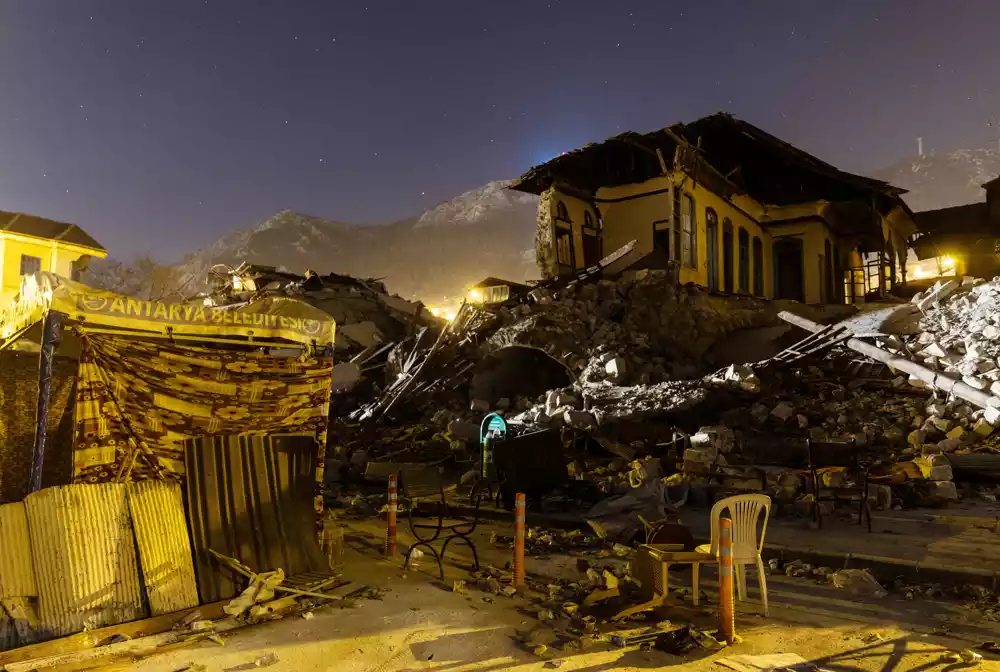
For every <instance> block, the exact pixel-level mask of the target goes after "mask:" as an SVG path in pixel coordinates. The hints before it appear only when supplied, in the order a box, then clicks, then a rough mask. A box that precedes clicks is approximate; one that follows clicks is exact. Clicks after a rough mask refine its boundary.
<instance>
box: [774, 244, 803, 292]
mask: <svg viewBox="0 0 1000 672" xmlns="http://www.w3.org/2000/svg"><path fill="white" fill-rule="evenodd" d="M772 249H773V255H774V298H776V299H792V300H795V301H801V302H803V303H805V298H806V297H805V293H806V292H805V261H804V259H803V255H802V239H801V238H781V239H778V240H776V241H774V246H773V248H772Z"/></svg>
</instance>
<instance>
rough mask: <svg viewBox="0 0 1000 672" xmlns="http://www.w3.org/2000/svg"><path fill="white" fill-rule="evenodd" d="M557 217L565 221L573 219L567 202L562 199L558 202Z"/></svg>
mask: <svg viewBox="0 0 1000 672" xmlns="http://www.w3.org/2000/svg"><path fill="white" fill-rule="evenodd" d="M556 219H558V220H561V221H563V222H569V221H571V220H570V218H569V211H568V210H566V204H565V203H563V202H562V201H559V202H558V203H556Z"/></svg>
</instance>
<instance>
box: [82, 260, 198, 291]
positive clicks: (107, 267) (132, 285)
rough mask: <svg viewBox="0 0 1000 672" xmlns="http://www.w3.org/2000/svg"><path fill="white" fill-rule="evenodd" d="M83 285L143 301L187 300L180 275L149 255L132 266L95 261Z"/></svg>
mask: <svg viewBox="0 0 1000 672" xmlns="http://www.w3.org/2000/svg"><path fill="white" fill-rule="evenodd" d="M84 282H86V284H88V285H91V286H92V287H96V288H98V289H105V290H107V291H109V292H114V293H115V294H121V295H123V296H131V297H132V298H135V299H142V300H144V301H164V302H176V301H183V300H184V299H185V298H187V297H186V296H185V295H184V285H185V284H186V283H184V282H182V280H181V274H180V272H179V271H178V270H177V269H176V268H174V267H173V266H165V265H163V264H161V263H159V262H158V261H156V260H155V259H153V258H152V257H150V256H149V255H143V256H140V257H137V258H136V259H135V260H134V261H133V262H131V263H125V262H122V261H117V260H114V259H106V260H103V261H98V260H96V259H95V260H94V261H92V262H91V263H90V267H89V268H88V269H87V272H86V276H85V280H84Z"/></svg>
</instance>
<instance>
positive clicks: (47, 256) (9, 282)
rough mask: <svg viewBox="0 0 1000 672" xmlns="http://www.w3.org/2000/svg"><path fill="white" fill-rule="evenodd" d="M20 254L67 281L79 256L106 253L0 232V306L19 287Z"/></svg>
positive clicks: (101, 255)
mask: <svg viewBox="0 0 1000 672" xmlns="http://www.w3.org/2000/svg"><path fill="white" fill-rule="evenodd" d="M22 255H28V256H31V257H38V258H39V259H41V262H42V270H43V271H50V272H53V273H57V274H59V275H62V276H64V277H67V278H68V277H70V275H71V273H72V271H73V262H75V261H77V260H78V259H79V258H80V257H83V256H86V255H90V256H94V257H99V258H103V257H104V256H105V255H106V253H105V252H103V251H98V250H90V249H88V248H84V247H79V246H77V245H66V244H63V243H60V242H58V241H52V240H42V239H35V238H30V237H28V236H21V235H13V234H9V233H3V232H0V305H5V304H7V303H8V302H9V301H11V300H12V299H13V298H14V297H15V296H16V295H17V293H18V291H19V290H20V288H21V256H22Z"/></svg>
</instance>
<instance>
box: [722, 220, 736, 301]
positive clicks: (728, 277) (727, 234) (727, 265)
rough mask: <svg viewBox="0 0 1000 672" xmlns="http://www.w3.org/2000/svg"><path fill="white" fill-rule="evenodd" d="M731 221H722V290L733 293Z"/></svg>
mask: <svg viewBox="0 0 1000 672" xmlns="http://www.w3.org/2000/svg"><path fill="white" fill-rule="evenodd" d="M733 247H734V243H733V221H732V220H731V219H729V218H728V217H726V218H725V219H724V220H722V289H723V291H725V292H728V293H730V294H732V293H733Z"/></svg>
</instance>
